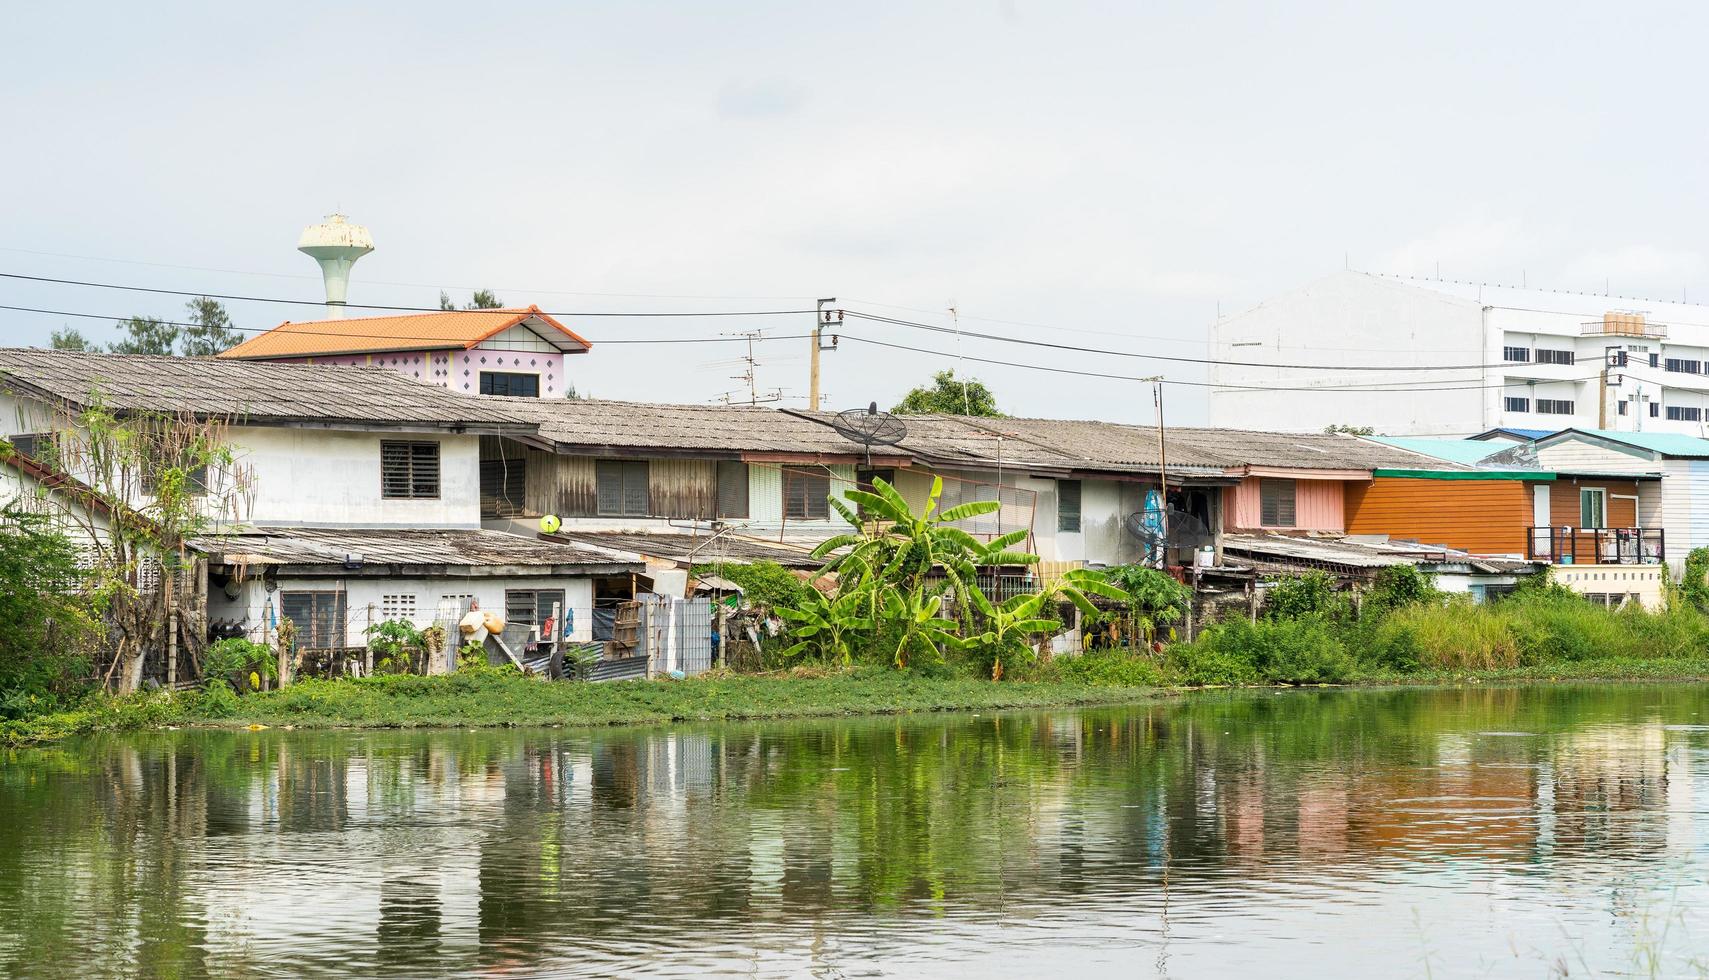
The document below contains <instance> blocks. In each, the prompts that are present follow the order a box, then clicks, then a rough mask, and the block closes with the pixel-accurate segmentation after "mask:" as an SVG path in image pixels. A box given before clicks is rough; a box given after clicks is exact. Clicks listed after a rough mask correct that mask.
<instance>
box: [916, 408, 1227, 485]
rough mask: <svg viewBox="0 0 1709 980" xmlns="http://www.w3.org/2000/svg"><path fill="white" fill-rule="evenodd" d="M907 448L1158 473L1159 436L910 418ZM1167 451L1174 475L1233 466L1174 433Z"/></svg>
mask: <svg viewBox="0 0 1709 980" xmlns="http://www.w3.org/2000/svg"><path fill="white" fill-rule="evenodd" d="M902 422H903V424H904V425H906V426H907V427H908V435H907V437H906V438H904V439H903V440H902V444H901V448H902V449H905V450H909V451H911V452H913V453H915V454H917V455H920V456H922V457H924V458H926V459H928V460H930V461H932V462H935V463H940V464H944V465H953V464H954V463H957V462H963V463H966V464H968V465H975V464H977V465H987V466H989V465H995V464H997V463H1001V464H1003V465H1008V466H1025V465H1033V466H1039V467H1057V468H1068V469H1108V470H1116V471H1145V470H1155V469H1157V465H1158V449H1159V447H1158V443H1157V430H1156V429H1154V428H1144V427H1140V426H1131V425H1120V424H1117V423H1114V422H1098V421H1090V420H1068V419H1033V418H995V419H993V418H970V417H966V416H959V415H909V416H904V417H903V418H902ZM1164 448H1165V449H1166V451H1167V456H1168V469H1169V471H1170V472H1172V473H1182V474H1189V473H1195V472H1199V473H1205V474H1209V473H1212V472H1215V473H1218V474H1220V473H1221V471H1222V470H1223V469H1225V468H1226V466H1227V462H1226V460H1224V459H1223V458H1222V457H1220V456H1217V455H1214V454H1211V453H1207V452H1204V451H1203V450H1202V449H1201V448H1200V447H1198V446H1196V445H1194V444H1193V443H1191V442H1188V441H1184V440H1181V439H1178V438H1176V435H1175V431H1174V430H1172V429H1171V430H1170V431H1169V436H1168V438H1167V439H1166V441H1165V446H1164Z"/></svg>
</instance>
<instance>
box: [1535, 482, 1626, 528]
mask: <svg viewBox="0 0 1709 980" xmlns="http://www.w3.org/2000/svg"><path fill="white" fill-rule="evenodd" d="M1593 487H1601V488H1603V489H1604V490H1607V491H1608V513H1607V514H1606V515H1605V516H1606V518H1607V520H1606V521H1605V523H1606V524H1607V526H1608V527H1636V526H1637V525H1638V502H1637V501H1636V500H1632V499H1631V498H1633V497H1636V496H1637V495H1638V484H1637V481H1635V480H1603V479H1589V478H1580V479H1577V480H1574V479H1571V478H1569V477H1562V478H1560V479H1558V480H1556V481H1555V482H1554V483H1553V484H1551V485H1550V487H1549V523H1550V524H1552V525H1554V526H1555V527H1562V526H1571V527H1578V526H1579V506H1578V503H1579V501H1578V492H1579V490H1580V489H1590V488H1593ZM1615 494H1620V495H1621V496H1622V497H1624V498H1625V499H1620V498H1616V497H1615V496H1614V495H1615Z"/></svg>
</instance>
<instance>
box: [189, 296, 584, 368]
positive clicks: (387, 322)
mask: <svg viewBox="0 0 1709 980" xmlns="http://www.w3.org/2000/svg"><path fill="white" fill-rule="evenodd" d="M520 323H527V324H528V325H529V326H530V327H531V328H533V329H535V330H536V331H537V332H538V333H539V334H540V335H541V336H542V337H545V338H547V339H548V340H551V341H553V342H554V343H555V344H557V345H558V347H559V348H560V349H562V350H568V351H572V352H576V353H580V352H582V351H586V350H587V349H588V348H589V347H590V346H592V345H591V344H589V343H588V342H587V341H586V340H584V339H582V338H581V337H580V336H578V335H577V334H576V333H575V332H574V331H572V330H571V329H570V328H569V327H566V326H564V325H563V324H562V323H559V322H558V321H557V320H554V319H553V318H552V317H550V316H548V315H547V314H545V313H542V312H541V311H540V308H539V307H538V306H529V307H511V308H506V309H497V310H443V311H436V312H428V313H405V314H400V315H395V316H364V317H354V318H348V319H338V320H310V321H308V322H305V323H292V322H291V321H289V320H287V321H285V322H284V323H281V324H279V325H278V326H277V327H274V328H273V329H272V330H269V331H267V332H266V333H263V334H257V335H255V336H254V337H251V338H249V339H248V340H246V341H244V342H243V343H241V344H238V345H237V346H236V347H233V348H231V349H230V350H228V351H225V352H224V353H222V354H220V355H219V356H220V357H222V358H228V359H234V360H244V359H254V358H271V357H320V356H331V355H333V354H366V353H371V352H374V351H394V350H446V349H450V350H465V349H467V348H470V347H473V346H475V345H476V344H478V343H480V342H481V341H483V340H486V339H487V338H489V337H491V336H493V335H495V334H498V333H502V332H503V331H505V330H509V329H510V328H511V327H514V326H516V325H517V324H520Z"/></svg>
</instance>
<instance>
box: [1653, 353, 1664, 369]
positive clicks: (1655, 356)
mask: <svg viewBox="0 0 1709 980" xmlns="http://www.w3.org/2000/svg"><path fill="white" fill-rule="evenodd" d="M1661 360H1662V356H1661V355H1660V354H1651V355H1650V367H1661Z"/></svg>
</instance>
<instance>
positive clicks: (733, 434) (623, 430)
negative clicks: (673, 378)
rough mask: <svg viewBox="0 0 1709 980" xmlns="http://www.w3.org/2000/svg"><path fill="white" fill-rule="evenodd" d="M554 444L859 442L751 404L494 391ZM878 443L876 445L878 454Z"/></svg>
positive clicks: (761, 448)
mask: <svg viewBox="0 0 1709 980" xmlns="http://www.w3.org/2000/svg"><path fill="white" fill-rule="evenodd" d="M484 400H486V401H489V402H493V403H497V404H501V405H503V406H504V408H505V409H506V410H507V411H515V412H518V413H519V414H522V415H524V416H526V417H527V418H528V419H529V420H530V421H532V422H535V423H536V424H538V425H539V426H540V435H541V437H543V438H545V439H549V440H551V441H552V442H554V443H557V444H558V445H559V446H560V447H565V448H572V447H595V448H604V447H610V448H617V449H665V450H673V451H680V452H693V451H700V452H727V453H744V452H747V453H799V454H815V455H837V456H850V457H854V456H860V455H863V454H864V452H865V448H864V447H863V446H861V445H860V444H859V443H856V442H852V441H850V440H848V439H845V438H843V437H842V436H840V435H838V434H837V433H836V432H835V431H834V430H833V429H831V428H830V427H829V426H827V425H824V424H822V423H820V422H816V421H813V420H812V419H808V418H803V417H801V416H799V415H794V414H791V413H789V412H780V411H776V410H774V409H770V408H756V407H753V406H749V405H662V404H656V403H651V402H622V401H597V400H594V399H574V398H504V399H499V398H492V397H489V398H487V399H484ZM885 452H886V450H885V449H884V448H883V447H877V448H875V449H874V454H875V455H884V454H885Z"/></svg>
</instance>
